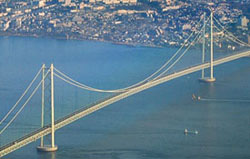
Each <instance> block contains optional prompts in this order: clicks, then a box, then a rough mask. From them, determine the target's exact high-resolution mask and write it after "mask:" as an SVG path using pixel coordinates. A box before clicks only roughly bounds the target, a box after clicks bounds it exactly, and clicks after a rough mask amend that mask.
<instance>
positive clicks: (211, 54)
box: [199, 12, 216, 83]
mask: <svg viewBox="0 0 250 159" xmlns="http://www.w3.org/2000/svg"><path fill="white" fill-rule="evenodd" d="M205 17H206V13H204V24H203V44H202V63H203V64H204V63H205V43H206V37H205V35H206V18H205ZM210 18H211V20H210V22H211V30H210V42H211V43H210V77H204V76H205V69H204V68H203V69H202V72H201V78H200V79H199V80H200V81H201V82H208V83H212V82H215V80H216V79H215V78H214V47H213V46H214V45H213V25H214V23H213V12H211V15H210Z"/></svg>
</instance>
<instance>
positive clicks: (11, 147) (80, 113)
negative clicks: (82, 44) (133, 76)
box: [0, 50, 250, 157]
mask: <svg viewBox="0 0 250 159" xmlns="http://www.w3.org/2000/svg"><path fill="white" fill-rule="evenodd" d="M246 56H250V50H248V51H244V52H241V53H237V54H234V55H230V56H227V57H223V58H220V59H218V60H215V61H214V66H216V65H220V64H223V63H226V62H229V61H233V60H236V59H239V58H242V57H246ZM208 67H210V63H204V64H199V65H196V66H192V67H189V68H186V69H184V70H180V71H178V72H175V73H172V74H169V75H166V76H164V77H161V78H159V79H156V80H153V81H150V82H147V83H144V84H142V85H140V86H138V87H135V88H132V89H130V90H128V91H126V92H122V93H119V94H116V95H114V96H112V97H109V98H107V99H104V100H102V101H99V102H97V103H93V104H92V105H90V106H88V107H84V108H82V109H79V110H77V111H76V112H74V113H72V114H69V115H67V116H65V117H63V118H62V119H59V120H57V121H55V129H56V130H57V129H60V128H62V127H64V126H66V125H68V124H70V123H72V122H74V121H76V120H78V119H81V118H82V117H84V116H86V115H88V114H91V113H93V112H95V111H97V110H99V109H102V108H104V107H106V106H108V105H110V104H112V103H115V102H117V101H119V100H121V99H124V98H126V97H128V96H131V95H133V94H136V93H138V92H141V91H143V90H146V89H148V88H151V87H154V86H156V85H159V84H161V83H164V82H167V81H170V80H172V79H175V78H178V77H181V76H184V75H187V74H190V73H193V72H196V71H199V70H201V69H204V68H208ZM50 133H51V125H46V126H44V127H43V128H40V129H38V130H36V131H34V132H32V133H30V134H27V135H25V136H24V137H21V138H19V139H17V140H15V141H13V142H11V143H9V144H7V145H5V146H3V147H1V148H0V157H3V156H5V155H7V154H9V153H11V152H12V151H15V150H17V149H19V148H21V147H23V146H25V145H27V144H29V143H31V142H33V141H36V140H37V139H39V138H41V137H42V136H45V135H48V134H50Z"/></svg>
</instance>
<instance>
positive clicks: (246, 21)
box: [241, 16, 249, 28]
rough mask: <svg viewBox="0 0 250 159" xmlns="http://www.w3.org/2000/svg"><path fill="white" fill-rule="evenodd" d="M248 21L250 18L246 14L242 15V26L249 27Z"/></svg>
mask: <svg viewBox="0 0 250 159" xmlns="http://www.w3.org/2000/svg"><path fill="white" fill-rule="evenodd" d="M248 22H249V20H248V19H247V17H246V16H243V17H241V26H242V27H243V28H246V27H247V25H248Z"/></svg>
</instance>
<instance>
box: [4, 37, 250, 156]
mask: <svg viewBox="0 0 250 159" xmlns="http://www.w3.org/2000/svg"><path fill="white" fill-rule="evenodd" d="M175 51H176V49H174V48H150V47H140V46H137V47H130V46H125V45H115V44H111V43H103V42H90V41H69V40H54V39H46V38H29V37H0V119H2V118H3V116H4V115H5V114H6V113H7V111H8V110H9V109H10V108H11V106H12V105H13V104H15V102H16V101H17V100H18V98H19V97H20V96H21V94H22V93H23V91H24V90H25V88H26V87H27V86H28V84H29V83H30V82H31V80H32V78H33V77H34V76H35V74H36V73H37V71H38V70H39V69H40V68H41V66H42V64H43V63H44V64H46V66H47V67H49V66H50V64H51V63H53V64H54V66H55V67H56V68H57V69H59V70H61V71H62V72H64V73H65V74H67V75H69V76H70V77H72V78H74V79H75V80H77V81H79V82H82V83H85V84H88V85H90V86H93V87H97V88H101V89H117V88H122V87H127V86H129V85H131V84H134V83H137V82H139V81H141V80H143V79H144V78H146V77H148V76H149V75H150V74H152V73H153V72H154V71H156V70H157V69H158V68H160V67H161V65H162V64H164V62H165V61H167V59H169V58H170V57H171V56H172V55H173V53H174V52H175ZM191 52H192V53H190V55H189V56H186V59H189V60H186V61H185V60H181V61H180V63H178V64H177V65H176V67H174V68H173V69H172V70H171V71H176V70H178V69H181V68H184V67H185V66H187V65H189V64H197V63H198V62H199V60H200V59H201V58H200V57H201V55H200V54H201V53H200V51H199V49H198V48H194V49H193V50H192V51H191ZM218 56H220V55H218ZM184 58H185V56H184ZM200 76H201V73H200V72H196V73H193V74H189V75H187V76H183V77H181V78H178V79H175V80H172V81H169V82H167V83H164V84H161V85H158V86H156V87H153V88H151V89H148V90H145V91H143V92H140V93H138V94H135V95H133V96H130V97H128V98H126V99H123V100H121V101H119V102H116V103H114V104H112V105H110V106H108V107H106V108H104V109H102V110H99V111H97V112H95V113H93V114H91V115H88V116H87V117H85V118H83V119H80V120H78V121H76V122H74V123H72V124H70V125H68V126H66V127H64V128H62V129H60V130H58V131H56V145H58V148H59V149H58V151H57V152H54V153H40V152H37V150H36V146H38V145H39V143H40V142H39V140H38V141H36V142H33V143H31V144H29V145H27V146H25V147H23V148H21V149H19V150H17V151H15V152H12V153H11V154H9V155H7V156H5V157H4V158H11V159H28V158H29V159H189V158H190V159H236V158H237V159H248V158H250V151H249V147H250V84H249V81H250V58H248V57H246V58H242V59H239V60H236V61H233V62H229V63H226V64H223V65H220V66H217V67H215V77H216V82H215V83H212V84H208V83H200V82H199V81H198V79H199V78H200ZM55 82H56V84H55V89H56V90H55V96H56V101H55V107H56V108H55V109H56V112H55V115H56V118H60V117H61V116H64V115H65V114H67V113H68V112H73V111H74V110H77V109H79V108H80V107H81V106H84V105H88V104H90V103H92V102H93V101H95V100H97V99H103V98H105V97H107V96H109V95H110V94H101V93H93V92H88V91H82V90H80V89H78V88H74V87H72V86H69V85H68V84H66V83H64V82H62V81H60V80H59V79H56V80H55ZM193 94H195V95H196V96H200V97H201V99H203V100H201V101H196V100H192V95H193ZM39 99H40V94H39V93H38V94H36V96H35V97H34V100H33V101H31V104H30V105H28V106H27V107H26V108H25V110H24V112H22V113H21V114H20V118H18V119H17V120H16V121H15V122H14V123H13V124H14V125H18V126H19V127H20V128H23V127H24V128H23V129H25V130H23V132H25V131H26V130H28V129H29V125H28V126H27V123H25V122H24V121H26V122H28V121H30V122H31V121H32V122H34V123H29V124H33V125H34V126H37V125H38V126H39V122H40V100H39ZM32 103H33V104H32ZM48 113H49V111H47V114H48ZM18 122H19V123H18ZM47 122H48V121H47ZM25 124H26V125H25ZM25 126H26V127H25ZM184 129H188V130H189V131H195V130H197V131H198V132H199V133H198V134H197V135H194V134H187V135H185V134H184ZM30 130H31V129H30ZM6 131H10V132H14V131H16V132H17V133H21V130H19V129H18V130H17V129H15V128H14V127H11V128H10V130H6ZM7 134H8V135H9V136H8V135H4V134H3V135H2V136H0V144H1V145H3V144H4V141H5V140H7V138H9V139H10V138H11V133H7ZM6 136H7V137H6ZM1 140H2V141H1ZM48 140H49V137H47V138H46V141H47V142H48ZM1 142H2V143H1Z"/></svg>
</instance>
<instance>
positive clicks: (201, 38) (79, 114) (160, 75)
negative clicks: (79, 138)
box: [0, 13, 250, 157]
mask: <svg viewBox="0 0 250 159" xmlns="http://www.w3.org/2000/svg"><path fill="white" fill-rule="evenodd" d="M202 20H203V23H202ZM209 22H210V23H209ZM214 22H216V23H217V25H218V26H216V25H215V24H214ZM207 26H210V30H209V33H208V34H209V37H210V38H207V39H206V29H207V28H208V27H207ZM196 28H199V30H198V29H197V30H198V31H193V32H192V33H191V34H190V36H189V37H188V38H187V40H186V41H185V42H184V44H183V45H182V46H181V47H180V48H179V49H178V50H177V51H176V53H175V54H173V56H172V57H171V58H170V59H169V60H167V61H166V62H165V63H164V64H163V65H162V66H161V67H160V68H159V69H158V70H157V71H155V72H154V73H153V74H151V75H150V76H149V77H147V78H145V79H144V80H142V81H140V82H138V83H136V84H133V85H131V86H129V87H126V88H121V89H115V90H103V89H98V88H93V87H90V86H88V85H86V84H82V83H80V82H78V81H76V80H74V79H72V78H70V77H69V76H68V75H66V74H65V73H63V72H62V71H60V70H59V69H57V68H55V67H54V65H53V64H51V66H50V67H49V68H47V67H46V66H45V65H43V66H42V67H41V69H40V70H39V71H38V73H37V74H36V76H35V78H34V79H33V80H32V82H31V83H30V84H29V86H28V87H27V89H26V90H25V91H24V93H23V94H22V96H21V97H20V98H19V99H18V101H17V102H16V104H15V105H14V106H13V107H12V108H11V109H10V110H9V112H8V113H7V114H6V115H5V116H4V117H3V118H2V120H1V121H0V126H2V127H0V128H2V129H1V130H0V135H1V134H2V133H4V132H5V131H6V130H8V127H9V126H10V125H11V124H12V123H13V122H14V121H15V119H16V118H17V117H18V116H19V115H20V114H21V112H22V110H23V109H24V108H25V107H26V105H27V103H29V101H30V100H31V98H32V97H33V95H34V94H35V93H36V92H37V90H38V89H39V88H40V87H41V90H42V100H41V101H42V103H41V107H42V109H41V110H42V111H41V126H40V128H38V129H36V130H34V131H32V132H29V133H27V134H24V135H22V136H20V137H18V138H16V139H13V140H12V141H10V142H8V143H6V144H4V145H3V146H2V147H0V157H3V156H5V155H7V154H9V153H11V152H13V151H15V150H17V149H19V148H22V147H23V146H25V145H27V144H29V143H31V142H34V141H36V140H38V139H41V144H40V146H38V147H37V149H38V150H40V151H56V150H57V146H56V145H55V131H56V130H58V129H60V128H62V127H64V126H66V125H68V124H70V123H72V122H74V121H76V120H78V119H81V118H83V117H85V116H87V115H89V114H91V113H93V112H96V111H98V110H100V109H102V108H104V107H107V106H109V105H110V104H112V103H115V102H117V101H120V100H122V99H124V98H127V97H129V96H131V95H133V94H136V93H139V92H141V91H144V90H146V89H149V88H151V87H154V86H157V85H159V84H162V83H164V82H167V81H170V80H173V79H176V78H179V77H181V76H185V75H187V74H191V73H194V72H197V71H200V70H201V71H202V77H201V80H202V81H205V82H214V81H215V78H214V74H213V69H214V66H217V65H220V64H223V63H226V62H230V61H233V60H237V59H239V58H242V57H247V56H250V49H249V47H250V46H249V44H247V43H245V42H243V41H242V40H240V39H238V38H237V37H235V36H234V35H233V34H231V33H230V32H229V31H227V30H226V29H225V27H223V25H222V24H221V23H220V22H219V21H218V20H217V19H216V18H214V16H213V13H211V15H210V16H209V17H207V18H206V16H205V15H203V16H202V18H201V20H200V21H199V22H198V23H197V24H196ZM214 29H217V31H220V32H223V36H224V37H225V38H227V39H229V40H231V41H232V42H234V43H237V44H238V46H239V47H242V48H243V47H244V50H243V51H237V52H235V53H232V54H230V55H226V56H223V57H219V58H217V59H214V35H213V34H214ZM206 40H207V41H209V42H210V44H209V46H210V60H209V61H205V52H206V51H205V50H206V49H205V44H206ZM190 41H191V42H190ZM196 43H201V44H202V59H201V63H198V64H196V65H191V66H188V67H185V68H183V69H180V70H177V71H174V72H171V73H169V70H170V69H171V68H173V67H174V66H175V65H176V63H178V62H179V61H180V60H181V59H182V58H183V56H184V55H185V54H186V53H187V52H188V50H189V49H190V47H192V46H194V45H195V44H196ZM208 68H209V69H210V76H209V77H205V73H204V71H205V69H208ZM40 74H42V79H41V80H40V81H39V82H38V84H37V85H36V87H35V88H34V90H33V91H32V93H31V95H30V96H29V97H28V98H27V100H26V101H25V102H24V104H23V105H22V106H21V107H20V108H19V109H18V110H17V111H16V112H15V113H14V115H12V118H11V116H10V114H12V113H13V112H14V110H15V109H16V108H17V106H18V105H19V103H20V101H21V100H22V99H23V97H24V96H25V95H26V94H27V92H28V91H29V90H30V88H31V86H32V85H33V84H34V81H36V80H37V78H38V76H39V75H40ZM54 77H56V78H58V79H60V80H62V81H64V82H66V83H68V84H70V85H73V86H75V87H78V88H80V89H84V90H88V91H94V92H102V93H114V94H112V95H111V96H109V97H108V98H105V99H103V100H100V101H96V102H94V103H92V104H90V105H89V106H87V107H82V108H80V109H78V110H75V111H74V112H72V113H69V114H68V115H66V116H63V117H61V118H60V119H57V120H55V116H54V114H55V112H54ZM46 79H49V80H50V85H49V87H50V123H49V124H45V122H44V115H45V111H44V107H45V104H44V103H45V82H46ZM8 118H11V119H10V120H8V121H7V119H8ZM49 134H50V135H51V139H50V142H51V143H50V144H49V145H45V144H44V139H43V138H44V136H46V135H49Z"/></svg>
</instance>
